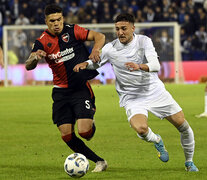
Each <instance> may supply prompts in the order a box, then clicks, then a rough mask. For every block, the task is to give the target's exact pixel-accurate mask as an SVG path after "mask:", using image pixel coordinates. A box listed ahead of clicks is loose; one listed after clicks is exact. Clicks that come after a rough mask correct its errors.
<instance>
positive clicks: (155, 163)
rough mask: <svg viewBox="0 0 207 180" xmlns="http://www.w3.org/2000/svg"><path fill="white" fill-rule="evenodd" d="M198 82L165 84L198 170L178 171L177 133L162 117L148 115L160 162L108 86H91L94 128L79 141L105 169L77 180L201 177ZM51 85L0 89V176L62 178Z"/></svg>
mask: <svg viewBox="0 0 207 180" xmlns="http://www.w3.org/2000/svg"><path fill="white" fill-rule="evenodd" d="M204 87H205V85H204V84H198V85H175V84H167V85H166V88H167V89H168V90H169V92H170V93H171V94H172V95H173V97H174V98H175V99H176V100H177V102H178V103H179V104H180V106H181V107H182V108H183V111H184V113H185V116H186V119H187V120H188V122H189V123H190V125H191V127H192V129H193V130H194V134H195V141H196V149H195V155H194V162H195V164H196V165H197V167H198V168H199V170H200V171H199V172H198V173H187V172H185V170H184V154H183V151H182V148H181V145H180V136H179V133H178V131H177V130H176V129H175V128H174V127H173V126H172V125H171V124H170V123H169V122H167V121H166V120H160V119H158V118H156V117H155V116H153V115H151V114H150V116H149V126H150V127H151V129H152V130H153V131H154V132H155V133H159V134H160V135H161V136H162V138H163V140H164V142H165V146H166V148H167V150H168V152H169V156H170V160H169V162H167V163H163V162H161V161H160V160H159V159H158V157H157V152H156V150H155V148H154V147H153V144H151V143H146V142H144V141H142V140H140V139H139V138H138V137H137V136H136V133H135V132H134V131H133V130H132V129H131V128H130V127H129V124H128V122H127V118H126V115H125V111H124V109H123V108H120V107H119V104H118V95H117V94H116V91H115V88H114V85H107V86H97V85H96V86H93V89H94V93H95V95H96V106H97V112H96V115H95V119H96V127H97V131H96V134H95V136H94V138H93V139H92V140H91V141H89V142H88V141H84V142H85V143H86V144H87V145H88V146H89V147H91V148H92V149H93V150H94V151H95V152H96V153H97V154H98V155H100V156H102V157H104V158H105V159H106V160H107V161H108V169H107V171H105V172H102V173H91V170H92V169H93V168H94V166H95V164H94V163H93V162H91V161H90V170H89V172H88V173H87V174H86V175H85V176H84V177H83V178H82V179H92V180H95V179H101V180H122V179H123V180H139V179H141V180H149V179H150V180H151V179H152V180H158V179H159V180H165V179H167V180H183V179H186V180H189V179H193V180H195V179H198V180H203V179H207V156H206V153H207V136H206V133H207V119H206V118H201V119H197V118H195V115H196V114H199V113H201V112H202V111H203V109H204V107H203V106H204ZM51 90H52V87H51V86H45V87H44V86H43V87H40V86H35V87H9V88H4V87H0V179H1V180H67V179H71V178H70V177H69V176H67V175H66V173H65V172H64V170H63V163H64V160H65V158H66V157H67V156H68V155H69V154H71V153H72V151H71V150H69V148H68V147H67V146H66V145H65V144H64V143H63V141H62V140H61V137H60V134H59V131H58V129H57V128H56V126H55V125H53V123H52V115H51V112H52V110H51V108H52V99H51Z"/></svg>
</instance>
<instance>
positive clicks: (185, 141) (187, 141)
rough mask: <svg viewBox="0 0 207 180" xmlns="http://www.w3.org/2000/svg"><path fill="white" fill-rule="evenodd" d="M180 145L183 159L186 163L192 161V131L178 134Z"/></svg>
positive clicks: (193, 143) (189, 129)
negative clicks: (183, 155)
mask: <svg viewBox="0 0 207 180" xmlns="http://www.w3.org/2000/svg"><path fill="white" fill-rule="evenodd" d="M180 139H181V145H182V147H183V150H184V154H185V159H186V162H187V161H193V154H194V148H195V141H194V134H193V130H192V129H191V127H190V126H189V128H188V129H187V130H185V131H183V132H180Z"/></svg>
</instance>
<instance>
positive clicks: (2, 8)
mask: <svg viewBox="0 0 207 180" xmlns="http://www.w3.org/2000/svg"><path fill="white" fill-rule="evenodd" d="M48 3H57V4H59V5H60V6H61V7H62V8H63V10H64V16H65V20H66V23H71V24H72V23H77V24H87V23H90V24H91V23H113V19H114V17H116V15H117V14H119V13H121V12H128V13H131V14H134V16H135V18H136V22H137V23H144V22H145V23H146V22H148V23H149V22H174V21H176V22H178V23H179V24H180V26H181V32H180V33H181V34H180V37H181V42H180V43H181V49H182V59H183V60H196V59H198V60H206V59H207V33H206V31H207V7H206V8H205V6H204V0H69V1H68V0H29V1H28V0H0V41H1V40H2V27H3V25H14V24H16V25H27V24H44V15H43V14H44V8H45V6H46V4H48ZM160 36H162V37H161V40H162V41H163V42H162V41H161V40H160V41H159V43H160V44H162V43H164V44H168V45H172V43H173V41H172V38H170V35H169V33H168V31H162V32H161V33H160ZM21 38H22V39H23V38H25V37H23V36H21ZM155 43H156V42H155ZM166 48H168V47H166ZM168 50H169V49H168ZM22 53H23V54H25V52H22ZM168 59H169V57H168Z"/></svg>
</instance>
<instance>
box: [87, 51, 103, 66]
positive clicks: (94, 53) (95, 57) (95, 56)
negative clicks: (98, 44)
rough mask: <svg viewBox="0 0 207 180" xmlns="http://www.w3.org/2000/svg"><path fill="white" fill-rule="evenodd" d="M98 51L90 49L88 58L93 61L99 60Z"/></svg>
mask: <svg viewBox="0 0 207 180" xmlns="http://www.w3.org/2000/svg"><path fill="white" fill-rule="evenodd" d="M99 55H100V51H99V50H92V52H91V54H90V56H89V57H88V58H89V59H90V60H92V61H93V62H94V63H96V62H99V61H100V56H99Z"/></svg>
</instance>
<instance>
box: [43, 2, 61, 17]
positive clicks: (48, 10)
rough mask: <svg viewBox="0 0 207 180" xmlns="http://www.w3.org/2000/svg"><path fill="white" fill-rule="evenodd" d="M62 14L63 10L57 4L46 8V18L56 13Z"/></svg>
mask: <svg viewBox="0 0 207 180" xmlns="http://www.w3.org/2000/svg"><path fill="white" fill-rule="evenodd" d="M62 12H63V9H62V8H61V7H60V6H58V5H57V4H49V5H47V6H46V7H45V16H48V15H50V14H54V13H62Z"/></svg>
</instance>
